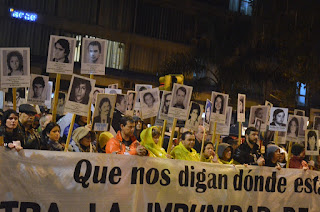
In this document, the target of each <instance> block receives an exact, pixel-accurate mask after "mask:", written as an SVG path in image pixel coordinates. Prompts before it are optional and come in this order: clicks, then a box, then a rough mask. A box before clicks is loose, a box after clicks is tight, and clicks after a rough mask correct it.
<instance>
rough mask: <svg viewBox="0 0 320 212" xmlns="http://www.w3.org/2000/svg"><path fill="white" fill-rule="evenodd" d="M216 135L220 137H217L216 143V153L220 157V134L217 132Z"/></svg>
mask: <svg viewBox="0 0 320 212" xmlns="http://www.w3.org/2000/svg"><path fill="white" fill-rule="evenodd" d="M216 137H218V138H217V144H216V154H217V157H218V149H219V144H220V135H219V134H217V136H216Z"/></svg>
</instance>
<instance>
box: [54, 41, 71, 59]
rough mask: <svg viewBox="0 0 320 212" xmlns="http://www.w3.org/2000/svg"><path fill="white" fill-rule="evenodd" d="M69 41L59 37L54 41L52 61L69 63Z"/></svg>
mask: <svg viewBox="0 0 320 212" xmlns="http://www.w3.org/2000/svg"><path fill="white" fill-rule="evenodd" d="M69 54H70V43H69V41H68V40H66V39H63V38H60V39H58V40H57V41H56V42H55V43H54V49H53V59H52V61H53V62H59V63H69Z"/></svg>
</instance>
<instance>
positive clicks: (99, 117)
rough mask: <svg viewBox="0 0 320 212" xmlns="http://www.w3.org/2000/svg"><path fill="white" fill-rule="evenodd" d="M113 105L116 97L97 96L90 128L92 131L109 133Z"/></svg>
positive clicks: (107, 95) (108, 95) (110, 95)
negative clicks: (91, 127)
mask: <svg viewBox="0 0 320 212" xmlns="http://www.w3.org/2000/svg"><path fill="white" fill-rule="evenodd" d="M115 103H116V95H112V94H98V95H97V101H96V107H95V110H94V113H93V116H92V119H93V121H92V126H93V130H94V131H109V129H110V126H111V121H112V117H113V111H114V106H115Z"/></svg>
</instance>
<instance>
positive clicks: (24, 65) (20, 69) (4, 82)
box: [0, 48, 30, 88]
mask: <svg viewBox="0 0 320 212" xmlns="http://www.w3.org/2000/svg"><path fill="white" fill-rule="evenodd" d="M0 72H1V73H0V76H1V77H0V78H1V86H0V87H1V88H18V87H19V88H21V87H29V86H30V48H0Z"/></svg>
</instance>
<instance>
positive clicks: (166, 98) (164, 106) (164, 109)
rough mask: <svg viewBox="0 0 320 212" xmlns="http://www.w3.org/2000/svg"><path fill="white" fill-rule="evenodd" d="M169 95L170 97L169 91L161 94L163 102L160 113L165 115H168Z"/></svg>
mask: <svg viewBox="0 0 320 212" xmlns="http://www.w3.org/2000/svg"><path fill="white" fill-rule="evenodd" d="M171 97H172V93H171V92H170V93H166V94H164V95H163V104H162V108H161V113H163V114H165V115H168V112H169V106H170V101H171Z"/></svg>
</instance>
